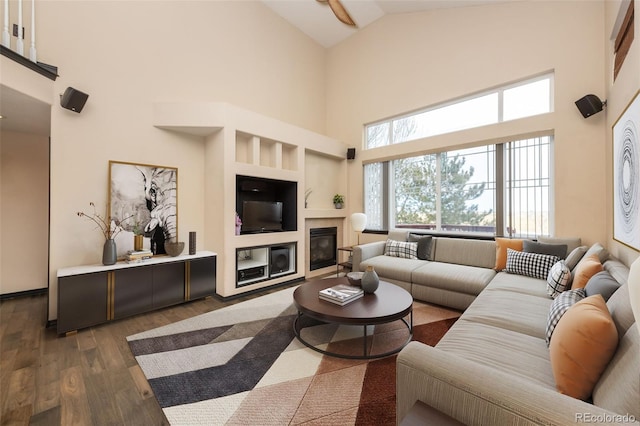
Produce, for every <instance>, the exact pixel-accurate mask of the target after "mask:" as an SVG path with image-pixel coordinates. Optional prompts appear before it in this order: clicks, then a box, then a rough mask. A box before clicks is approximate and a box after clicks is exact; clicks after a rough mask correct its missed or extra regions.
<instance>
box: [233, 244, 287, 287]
mask: <svg viewBox="0 0 640 426" xmlns="http://www.w3.org/2000/svg"><path fill="white" fill-rule="evenodd" d="M296 246H297V244H296V243H285V244H272V245H266V246H255V247H242V248H237V249H236V288H238V287H242V286H246V285H249V284H254V283H257V282H260V281H265V280H270V279H273V278H278V277H282V276H285V275H289V274H295V272H296Z"/></svg>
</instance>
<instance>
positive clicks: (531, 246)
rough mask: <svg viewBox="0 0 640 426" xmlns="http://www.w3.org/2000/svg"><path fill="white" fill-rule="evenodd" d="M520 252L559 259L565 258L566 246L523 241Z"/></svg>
mask: <svg viewBox="0 0 640 426" xmlns="http://www.w3.org/2000/svg"><path fill="white" fill-rule="evenodd" d="M522 251H524V252H526V253H538V254H548V255H550V256H557V257H558V258H559V259H564V258H565V257H567V245H566V244H548V243H539V242H536V241H531V240H524V241H523V242H522Z"/></svg>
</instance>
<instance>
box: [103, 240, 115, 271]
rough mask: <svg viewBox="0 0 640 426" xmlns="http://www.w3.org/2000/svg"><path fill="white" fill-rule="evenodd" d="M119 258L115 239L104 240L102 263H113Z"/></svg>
mask: <svg viewBox="0 0 640 426" xmlns="http://www.w3.org/2000/svg"><path fill="white" fill-rule="evenodd" d="M117 260H118V256H117V254H116V242H115V241H114V240H113V239H108V240H106V241H105V242H104V247H102V264H103V265H113V264H114V263H116V261H117Z"/></svg>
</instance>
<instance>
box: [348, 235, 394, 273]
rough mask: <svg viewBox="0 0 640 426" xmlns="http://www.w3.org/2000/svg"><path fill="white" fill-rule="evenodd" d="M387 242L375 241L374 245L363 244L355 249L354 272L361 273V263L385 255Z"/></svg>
mask: <svg viewBox="0 0 640 426" xmlns="http://www.w3.org/2000/svg"><path fill="white" fill-rule="evenodd" d="M385 244H386V241H375V242H373V243H367V244H362V245H359V246H354V247H353V259H352V263H353V265H352V266H353V271H360V263H361V262H362V261H364V260H367V259H370V258H372V257H374V256H380V255H383V254H384V247H385Z"/></svg>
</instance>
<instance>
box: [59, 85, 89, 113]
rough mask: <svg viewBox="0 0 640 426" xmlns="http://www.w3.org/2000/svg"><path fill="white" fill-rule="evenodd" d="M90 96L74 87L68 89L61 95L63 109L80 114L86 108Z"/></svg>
mask: <svg viewBox="0 0 640 426" xmlns="http://www.w3.org/2000/svg"><path fill="white" fill-rule="evenodd" d="M88 97H89V95H87V94H86V93H83V92H81V91H79V90H77V89H74V88H73V87H67V89H66V90H65V91H64V93H63V94H62V95H60V105H62V108H66V109H69V110H71V111H74V112H77V113H79V112H80V111H82V108H84V104H85V103H86V102H87V98H88Z"/></svg>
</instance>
